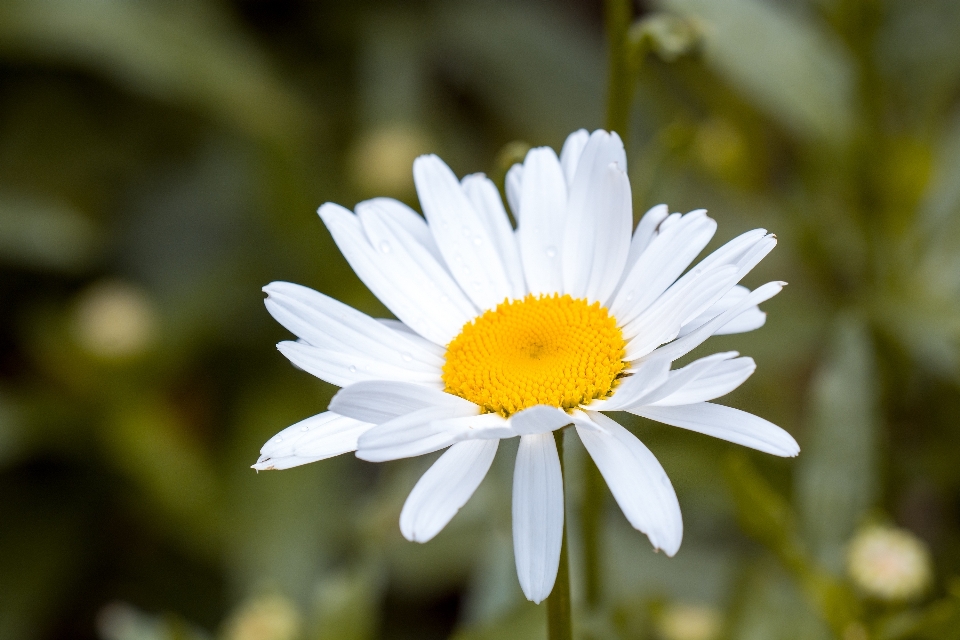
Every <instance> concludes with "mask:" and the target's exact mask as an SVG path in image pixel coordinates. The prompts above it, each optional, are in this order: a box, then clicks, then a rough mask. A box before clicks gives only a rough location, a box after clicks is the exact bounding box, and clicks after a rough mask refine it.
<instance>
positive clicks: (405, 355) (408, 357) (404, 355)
mask: <svg viewBox="0 0 960 640" xmlns="http://www.w3.org/2000/svg"><path fill="white" fill-rule="evenodd" d="M400 357H401V358H403V361H404V362H410V361H411V360H413V356H412V355H410V354H409V353H407V352H406V351H404V352H403V353H401V354H400Z"/></svg>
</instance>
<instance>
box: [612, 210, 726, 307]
mask: <svg viewBox="0 0 960 640" xmlns="http://www.w3.org/2000/svg"><path fill="white" fill-rule="evenodd" d="M716 230H717V223H716V222H715V221H714V220H713V219H711V218H708V217H707V215H706V212H704V211H693V212H691V213H688V214H687V215H685V216H683V218H682V219H681V220H680V221H679V222H677V223H676V224H674V225H672V226H670V228H668V229H667V230H665V231H661V233H659V234H658V235H657V237H656V238H654V239H653V241H652V242H651V243H650V245H649V246H648V247H647V248H646V250H645V251H644V252H643V253H642V254H641V255H640V257H639V258H638V259H637V261H636V262H635V263H634V264H633V267H631V269H630V273H629V274H628V275H627V277H626V278H625V279H624V281H623V286H621V287H620V290H619V291H617V293H616V295H615V296H614V297H613V303H612V304H611V305H609V309H610V313H611V314H612V315H613V316H614V317H615V318H617V320H619V321H620V322H621V323H626V322H629V321H630V320H632V319H634V318H636V317H637V316H638V315H640V314H641V313H642V312H643V311H644V310H646V308H647V307H649V306H650V305H651V304H652V303H653V302H654V300H656V299H657V298H658V297H659V296H660V294H662V293H663V292H664V291H665V290H666V289H667V287H669V286H670V285H671V284H673V282H674V281H675V280H676V279H677V278H678V277H679V276H680V274H681V273H683V271H684V269H686V268H687V267H688V266H690V263H691V262H693V259H694V258H696V257H697V254H699V253H700V252H701V251H703V248H704V247H705V246H707V243H708V242H710V239H711V238H712V237H713V234H714V232H715V231H716Z"/></svg>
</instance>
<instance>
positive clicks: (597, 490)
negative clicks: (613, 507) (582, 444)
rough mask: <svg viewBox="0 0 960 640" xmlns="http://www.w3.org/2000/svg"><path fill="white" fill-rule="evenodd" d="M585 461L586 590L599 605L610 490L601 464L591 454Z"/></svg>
mask: <svg viewBox="0 0 960 640" xmlns="http://www.w3.org/2000/svg"><path fill="white" fill-rule="evenodd" d="M583 462H584V464H583V473H584V478H583V481H584V491H583V493H584V496H585V499H584V501H583V504H582V505H581V506H580V518H581V525H580V531H581V536H582V537H583V574H584V575H583V579H584V584H583V591H584V600H586V603H587V607H589V608H590V609H595V608H597V607H598V606H599V605H600V598H601V596H602V592H601V588H602V587H601V585H602V581H601V569H600V567H601V563H602V562H603V557H602V556H601V554H600V544H601V531H600V523H601V522H602V520H603V507H604V504H605V502H606V501H605V498H606V492H605V491H604V488H603V484H604V483H603V476H601V475H600V470H599V469H597V465H595V464H594V463H593V460H591V459H590V458H589V457H587V458H586V460H584V461H583Z"/></svg>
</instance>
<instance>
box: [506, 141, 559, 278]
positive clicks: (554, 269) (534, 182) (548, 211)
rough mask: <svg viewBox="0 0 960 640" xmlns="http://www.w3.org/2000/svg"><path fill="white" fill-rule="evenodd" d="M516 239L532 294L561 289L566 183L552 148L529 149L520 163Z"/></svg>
mask: <svg viewBox="0 0 960 640" xmlns="http://www.w3.org/2000/svg"><path fill="white" fill-rule="evenodd" d="M520 209H521V210H522V211H523V215H522V216H521V217H520V220H519V221H518V225H519V226H518V228H517V239H518V240H519V243H520V258H521V259H522V260H523V273H524V276H525V280H526V283H527V288H528V289H529V290H530V293H533V294H551V293H558V292H560V291H562V290H563V276H562V270H561V260H560V251H561V249H562V247H563V228H564V218H565V217H566V212H567V187H566V184H565V181H564V179H563V170H562V169H561V168H560V161H559V160H558V159H557V155H556V154H555V153H554V152H553V149H550V148H547V147H540V148H537V149H531V150H530V151H529V152H528V153H527V158H526V160H525V161H524V163H523V189H522V190H521V192H520Z"/></svg>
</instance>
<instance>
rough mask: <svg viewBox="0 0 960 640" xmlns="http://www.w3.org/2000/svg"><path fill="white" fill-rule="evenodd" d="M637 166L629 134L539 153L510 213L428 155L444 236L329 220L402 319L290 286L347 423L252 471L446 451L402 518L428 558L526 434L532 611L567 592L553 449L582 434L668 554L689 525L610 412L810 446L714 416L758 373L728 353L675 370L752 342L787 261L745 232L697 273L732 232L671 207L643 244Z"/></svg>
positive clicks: (756, 423) (377, 207) (309, 361)
mask: <svg viewBox="0 0 960 640" xmlns="http://www.w3.org/2000/svg"><path fill="white" fill-rule="evenodd" d="M626 167H627V162H626V156H625V154H624V149H623V144H622V142H621V140H620V138H619V137H618V136H617V134H616V133H607V132H606V131H595V132H593V133H592V134H588V133H587V132H586V131H584V130H580V131H577V132H575V133H573V134H572V135H570V136H569V137H568V138H567V140H566V143H565V144H564V146H563V149H562V151H561V153H560V156H559V157H557V155H556V153H555V152H554V151H553V150H552V149H550V148H546V147H544V148H537V149H531V150H530V152H529V153H528V154H527V156H526V158H525V160H524V162H523V164H522V165H515V166H514V167H513V168H512V169H511V170H510V171H509V172H508V174H507V179H506V192H507V200H508V202H509V205H510V208H511V210H512V211H513V214H514V217H515V218H516V220H517V228H516V229H514V228H513V226H512V225H511V223H510V219H509V218H508V216H507V213H506V210H505V208H504V205H503V203H502V201H501V199H500V195H499V192H498V190H497V188H496V187H495V186H494V184H493V182H491V181H490V180H489V179H487V178H486V177H485V176H483V175H482V174H474V175H469V176H467V177H465V178H464V179H463V180H458V179H457V177H456V176H455V175H454V173H453V172H452V171H451V170H450V169H449V168H448V167H447V165H446V164H444V163H443V161H442V160H440V159H439V158H438V157H436V156H433V155H427V156H422V157H420V158H418V159H417V160H416V161H415V162H414V165H413V175H414V181H415V183H416V188H417V194H418V196H419V199H420V204H421V206H422V208H423V213H424V216H425V218H426V219H424V218H423V217H421V216H420V215H419V214H417V213H416V212H415V211H413V210H412V209H410V208H409V207H407V206H406V205H404V204H402V203H400V202H397V201H396V200H391V199H386V198H376V199H373V200H368V201H366V202H361V203H360V204H358V205H357V207H356V213H355V214H354V213H353V212H351V211H348V210H347V209H344V208H343V207H341V206H339V205H336V204H332V203H328V204H325V205H323V206H322V207H320V210H319V214H320V217H321V218H322V219H323V221H324V223H325V224H326V226H327V228H328V229H329V230H330V233H331V234H332V235H333V239H334V240H335V241H336V243H337V246H338V247H339V248H340V251H341V252H342V253H343V255H344V257H345V258H346V259H347V261H348V262H349V263H350V266H351V267H352V268H353V270H354V271H355V272H356V273H357V275H358V276H359V277H360V279H361V280H363V282H364V284H366V286H367V287H368V288H369V289H370V290H371V291H372V292H373V293H374V294H375V295H376V296H377V297H378V298H379V299H380V300H381V301H382V302H383V304H384V305H385V306H386V307H387V308H388V309H390V311H392V312H393V314H394V315H395V316H396V317H397V320H384V319H374V318H371V317H369V316H367V315H365V314H363V313H361V312H359V311H357V310H355V309H352V308H351V307H349V306H347V305H344V304H342V303H340V302H337V301H336V300H333V299H331V298H329V297H327V296H325V295H323V294H322V293H318V292H316V291H313V290H311V289H307V288H305V287H302V286H299V285H295V284H290V283H286V282H275V283H272V284H270V285H268V286H267V287H265V288H264V291H265V292H266V293H267V294H268V298H267V299H266V306H267V309H268V310H269V311H270V313H271V314H272V315H273V317H274V318H276V320H277V321H278V322H280V323H281V324H282V325H283V326H284V327H286V328H287V329H289V330H290V331H291V332H292V333H294V334H296V335H297V337H299V340H297V341H296V342H281V343H280V344H279V345H278V348H279V349H280V351H281V352H282V353H283V354H284V355H285V356H286V357H287V358H289V359H290V361H291V362H292V363H293V364H294V365H296V366H297V367H299V368H301V369H303V370H304V371H307V372H308V373H311V374H313V375H315V376H317V377H318V378H321V379H322V380H326V381H327V382H329V383H331V384H334V385H336V386H338V387H342V389H341V390H340V391H339V392H338V393H337V394H336V396H334V398H333V400H332V401H331V403H330V406H329V411H327V412H325V413H321V414H320V415H317V416H314V417H312V418H307V419H306V420H304V421H302V422H299V423H297V424H295V425H293V426H291V427H289V428H287V429H285V430H284V431H281V432H280V433H279V434H277V435H276V436H274V437H273V438H271V439H270V440H269V441H268V442H267V443H266V444H265V445H264V447H263V449H261V453H262V455H261V457H260V459H259V460H258V461H257V464H255V465H254V468H255V469H258V470H259V469H286V468H289V467H294V466H297V465H301V464H305V463H308V462H313V461H316V460H322V459H324V458H329V457H331V456H335V455H339V454H341V453H346V452H349V451H356V455H357V457H359V458H361V459H363V460H369V461H374V462H382V461H387V460H396V459H399V458H408V457H411V456H419V455H424V454H427V453H431V452H435V451H439V450H441V449H446V451H445V452H444V453H443V455H441V456H440V457H439V459H437V461H436V462H435V463H434V464H433V466H432V467H430V469H429V470H428V471H427V472H426V473H425V474H424V475H423V477H422V478H421V479H420V481H419V482H418V483H417V484H416V486H415V487H414V488H413V491H412V492H411V493H410V496H409V497H408V498H407V501H406V503H405V504H404V506H403V510H402V512H401V514H400V530H401V532H402V533H403V535H404V536H405V537H406V538H407V539H409V540H413V541H417V542H426V541H428V540H430V539H431V538H433V537H434V536H435V535H437V533H439V532H440V530H441V529H443V527H444V526H445V525H446V524H447V523H448V522H449V521H450V519H451V518H453V516H454V515H455V514H456V513H457V511H458V510H459V509H460V507H462V506H463V505H464V504H465V503H466V502H467V500H468V499H469V498H470V496H471V495H472V494H473V492H474V491H475V490H476V488H477V486H478V485H479V484H480V482H481V481H482V480H483V478H484V476H485V475H486V473H487V471H488V469H489V468H490V464H491V463H492V461H493V458H494V455H495V454H496V451H497V447H498V444H499V441H500V440H501V439H503V438H514V437H519V438H520V443H519V450H518V452H517V458H516V467H515V471H514V480H513V511H512V512H513V543H514V555H515V559H516V565H517V575H518V578H519V581H520V586H521V588H522V589H523V593H524V595H526V597H527V598H528V599H530V600H532V601H534V602H540V601H541V600H543V599H544V598H546V597H547V596H548V595H549V594H550V591H551V590H552V588H553V584H554V581H555V579H556V575H557V568H558V563H559V557H560V547H561V540H562V533H563V523H564V501H563V480H562V476H561V469H560V460H559V457H558V454H557V448H556V444H555V441H554V437H553V433H552V432H553V431H555V430H557V429H561V428H563V427H565V426H568V425H573V427H574V429H575V430H576V432H577V434H578V436H579V437H580V439H581V440H582V442H583V444H584V446H585V447H586V449H587V451H588V452H589V454H590V456H591V457H592V458H593V460H594V462H595V463H596V464H597V467H598V468H599V469H600V472H601V474H602V475H603V477H604V479H605V480H606V482H607V484H608V485H609V487H610V490H611V492H612V493H613V496H614V498H615V499H616V501H617V503H618V504H619V505H620V508H621V509H622V510H623V513H624V515H625V516H626V517H627V520H629V521H630V524H632V525H633V526H634V527H635V528H636V529H638V530H640V531H641V532H643V533H645V534H646V535H647V536H648V537H649V539H650V542H651V543H652V544H653V546H654V547H655V548H657V549H662V550H663V551H665V552H666V553H667V554H668V555H671V556H672V555H673V554H674V553H676V551H677V549H678V548H679V546H680V540H681V537H682V533H683V524H682V521H681V517H680V507H679V504H678V502H677V497H676V494H675V493H674V490H673V486H672V485H671V484H670V480H669V479H668V478H667V475H666V473H665V472H664V470H663V468H662V467H661V466H660V463H659V462H657V460H656V458H655V457H654V456H653V454H652V453H651V452H650V450H649V449H647V447H645V446H644V445H643V443H641V442H640V440H638V439H637V438H636V436H634V435H633V434H632V433H630V432H629V431H627V430H626V429H625V428H623V427H622V426H620V425H619V424H618V423H617V422H615V421H614V420H613V419H611V418H609V417H608V416H607V415H605V413H604V412H607V411H627V412H630V413H633V414H636V415H638V416H642V417H644V418H648V419H651V420H656V421H658V422H662V423H665V424H669V425H673V426H676V427H680V428H683V429H689V430H691V431H696V432H699V433H703V434H707V435H710V436H714V437H717V438H721V439H723V440H728V441H730V442H735V443H737V444H741V445H744V446H747V447H751V448H754V449H758V450H760V451H765V452H767V453H772V454H774V455H779V456H793V455H796V454H797V453H798V451H799V448H798V446H797V443H796V441H794V439H793V438H792V437H791V436H790V435H789V434H788V433H787V432H786V431H784V430H782V429H781V428H779V427H777V426H775V425H773V424H771V423H770V422H767V421H766V420H764V419H762V418H758V417H757V416H754V415H751V414H749V413H745V412H743V411H739V410H737V409H733V408H730V407H725V406H721V405H718V404H713V403H711V402H710V400H713V399H714V398H717V397H719V396H722V395H724V394H726V393H728V392H730V391H732V390H733V389H735V388H737V387H738V386H739V385H740V384H741V383H743V382H744V381H745V380H746V379H747V378H748V377H749V376H750V375H751V374H752V373H753V371H754V369H755V367H756V365H755V364H754V361H753V360H752V359H751V358H745V357H738V354H737V353H736V352H725V353H717V354H714V355H710V356H707V357H704V358H701V359H699V360H695V361H693V362H691V363H690V364H687V365H686V366H684V367H682V368H679V369H675V370H672V371H671V363H672V362H673V361H675V360H677V359H678V358H680V357H681V356H683V355H685V354H687V353H689V352H690V351H691V350H692V349H694V348H695V347H697V346H698V345H700V344H702V343H703V342H704V341H705V340H707V338H709V337H710V336H712V335H717V334H722V333H737V332H744V331H750V330H752V329H756V328H758V327H760V326H761V325H762V324H763V323H764V320H765V314H764V313H763V312H761V311H760V310H759V308H758V307H757V305H758V304H759V303H761V302H763V301H765V300H767V299H769V298H771V297H772V296H774V295H776V294H777V293H778V292H779V291H780V289H781V287H782V285H783V283H781V282H770V283H767V284H765V285H763V286H761V287H759V288H757V289H756V290H754V291H750V290H748V289H746V288H744V287H742V286H740V285H738V284H737V283H738V282H739V281H740V280H741V278H743V276H744V275H745V274H746V273H747V272H749V271H750V270H751V269H752V268H753V267H754V266H755V265H756V264H757V263H758V262H759V261H760V260H761V259H762V258H763V257H764V256H765V255H766V254H767V253H769V252H770V250H771V249H773V247H774V245H775V244H776V238H775V237H774V236H773V235H771V234H768V233H767V232H766V231H765V230H764V229H756V230H753V231H748V232H747V233H744V234H743V235H741V236H739V237H737V238H734V239H733V240H731V241H730V242H728V243H727V244H725V245H723V246H722V247H720V248H719V249H717V250H716V251H714V252H713V253H711V254H710V255H709V256H707V257H706V258H705V259H703V260H702V261H700V262H699V263H698V264H697V265H696V266H695V267H693V268H692V269H688V267H690V265H691V263H692V262H693V260H694V259H695V258H696V257H697V255H698V254H699V253H700V252H701V251H702V250H703V249H704V247H705V246H706V245H707V243H708V242H709V241H710V239H711V238H712V237H713V235H714V232H715V231H716V227H717V225H716V222H714V221H713V220H712V219H710V218H709V217H707V215H706V212H705V211H703V210H698V211H692V212H690V213H687V214H685V215H681V214H679V213H672V214H671V213H669V212H668V210H667V208H666V206H663V205H660V206H657V207H654V208H653V209H651V210H650V211H648V212H647V213H646V214H645V215H644V216H643V218H642V219H641V220H640V223H639V224H638V225H637V227H636V229H635V230H634V231H633V233H632V234H631V226H632V222H633V216H632V212H631V195H630V183H629V180H628V179H627V174H626Z"/></svg>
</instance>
